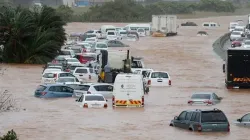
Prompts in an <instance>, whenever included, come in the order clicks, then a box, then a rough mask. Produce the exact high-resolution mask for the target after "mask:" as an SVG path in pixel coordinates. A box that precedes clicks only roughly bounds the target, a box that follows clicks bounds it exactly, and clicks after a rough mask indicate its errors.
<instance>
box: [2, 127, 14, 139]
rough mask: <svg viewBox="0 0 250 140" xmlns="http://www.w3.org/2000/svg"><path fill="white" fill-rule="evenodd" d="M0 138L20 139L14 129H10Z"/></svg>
mask: <svg viewBox="0 0 250 140" xmlns="http://www.w3.org/2000/svg"><path fill="white" fill-rule="evenodd" d="M0 140H18V138H17V135H16V132H15V131H14V130H13V129H12V130H11V131H8V133H7V134H6V135H4V136H3V137H0Z"/></svg>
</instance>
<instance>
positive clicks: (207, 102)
mask: <svg viewBox="0 0 250 140" xmlns="http://www.w3.org/2000/svg"><path fill="white" fill-rule="evenodd" d="M204 103H206V104H212V101H210V100H207V101H204Z"/></svg>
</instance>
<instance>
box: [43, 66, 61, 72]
mask: <svg viewBox="0 0 250 140" xmlns="http://www.w3.org/2000/svg"><path fill="white" fill-rule="evenodd" d="M47 69H60V70H61V71H63V66H55V65H51V66H48V67H47Z"/></svg>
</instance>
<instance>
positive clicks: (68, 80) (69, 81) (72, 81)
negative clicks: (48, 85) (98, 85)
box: [56, 77, 81, 85]
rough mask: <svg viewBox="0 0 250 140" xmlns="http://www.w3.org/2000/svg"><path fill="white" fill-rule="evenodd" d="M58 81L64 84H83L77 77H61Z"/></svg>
mask: <svg viewBox="0 0 250 140" xmlns="http://www.w3.org/2000/svg"><path fill="white" fill-rule="evenodd" d="M56 82H57V83H63V84H66V85H67V84H81V82H80V81H79V80H78V79H77V78H76V77H61V78H59V79H58V80H57V81H56Z"/></svg>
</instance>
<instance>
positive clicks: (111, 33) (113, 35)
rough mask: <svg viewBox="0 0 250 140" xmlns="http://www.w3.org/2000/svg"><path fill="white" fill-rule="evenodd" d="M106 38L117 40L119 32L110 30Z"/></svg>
mask: <svg viewBox="0 0 250 140" xmlns="http://www.w3.org/2000/svg"><path fill="white" fill-rule="evenodd" d="M106 38H107V40H116V39H117V32H116V31H108V32H107V36H106Z"/></svg>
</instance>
